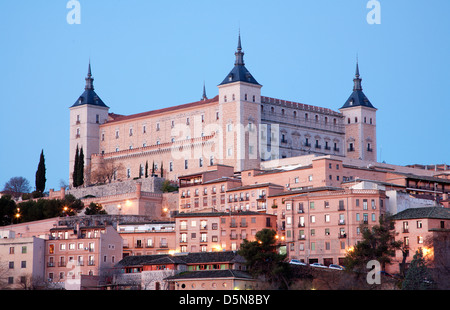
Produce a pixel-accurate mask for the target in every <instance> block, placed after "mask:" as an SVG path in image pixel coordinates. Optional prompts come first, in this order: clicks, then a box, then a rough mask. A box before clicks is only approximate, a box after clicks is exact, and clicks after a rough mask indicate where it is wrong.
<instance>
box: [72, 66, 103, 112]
mask: <svg viewBox="0 0 450 310" xmlns="http://www.w3.org/2000/svg"><path fill="white" fill-rule="evenodd" d="M85 80H86V86H85V87H84V92H83V93H82V94H81V96H80V97H78V99H77V101H76V102H75V103H74V104H73V105H72V106H71V107H76V106H80V105H84V104H90V105H95V106H100V107H106V108H107V107H108V106H107V105H106V104H105V103H104V102H103V101H102V99H100V97H99V96H97V94H96V93H95V91H94V78H93V77H92V70H91V60H89V66H88V72H87V76H86V78H85Z"/></svg>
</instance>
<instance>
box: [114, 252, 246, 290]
mask: <svg viewBox="0 0 450 310" xmlns="http://www.w3.org/2000/svg"><path fill="white" fill-rule="evenodd" d="M116 269H117V272H116V276H115V282H114V283H115V285H116V286H118V287H122V288H137V289H146V290H162V289H164V290H184V289H186V290H196V289H197V290H224V289H235V288H240V289H246V288H251V287H255V280H254V279H253V278H252V277H251V276H250V275H249V274H248V273H246V272H245V269H246V268H245V260H244V258H243V257H241V256H240V255H238V254H237V253H236V252H234V251H222V252H199V253H178V254H175V255H167V254H163V255H143V256H127V257H125V258H124V259H123V260H121V261H120V262H118V263H117V265H116Z"/></svg>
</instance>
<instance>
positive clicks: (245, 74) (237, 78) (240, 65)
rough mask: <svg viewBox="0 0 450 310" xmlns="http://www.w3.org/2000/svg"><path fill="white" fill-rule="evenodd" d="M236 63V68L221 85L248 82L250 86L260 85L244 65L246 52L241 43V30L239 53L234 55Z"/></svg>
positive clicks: (238, 45)
mask: <svg viewBox="0 0 450 310" xmlns="http://www.w3.org/2000/svg"><path fill="white" fill-rule="evenodd" d="M234 55H235V56H236V61H235V62H234V67H233V69H232V70H231V71H230V73H228V75H227V76H226V77H225V79H224V80H223V81H222V83H220V84H219V85H224V84H229V83H234V82H246V83H250V84H256V85H260V84H259V83H258V82H257V81H256V80H255V78H254V77H253V76H252V75H251V74H250V72H249V71H248V70H247V68H246V67H245V64H244V52H243V51H242V43H241V31H240V30H239V36H238V44H237V51H236V52H235V53H234Z"/></svg>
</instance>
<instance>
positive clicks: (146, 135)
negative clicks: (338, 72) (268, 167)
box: [70, 40, 376, 184]
mask: <svg viewBox="0 0 450 310" xmlns="http://www.w3.org/2000/svg"><path fill="white" fill-rule="evenodd" d="M239 42H240V40H239ZM235 55H236V62H235V66H234V68H233V70H232V71H231V72H230V74H229V75H227V76H226V78H225V79H224V81H223V82H222V83H221V84H220V85H219V86H218V95H217V96H215V97H213V98H211V99H208V98H207V97H206V94H204V96H203V98H202V99H201V100H200V101H197V102H192V103H187V104H181V105H176V106H171V107H167V108H163V109H159V110H153V111H148V112H143V113H138V114H133V115H118V114H114V113H109V112H108V111H109V108H108V107H107V106H106V105H104V104H103V102H100V103H99V102H97V101H95V100H91V102H89V100H87V101H80V103H79V104H75V105H74V106H72V107H71V116H70V118H71V119H70V122H71V140H70V141H71V143H70V148H71V152H70V167H71V169H73V168H72V167H73V160H74V154H75V149H76V146H77V145H78V146H83V148H84V153H85V156H86V159H85V163H87V164H85V165H86V166H87V173H86V175H87V176H88V180H87V183H94V184H97V183H99V182H100V183H101V181H99V179H102V178H101V177H100V178H99V174H102V173H103V174H104V173H105V169H106V170H108V171H109V174H112V180H113V181H121V180H122V181H123V180H128V179H133V178H138V177H140V176H142V175H144V174H145V167H146V165H147V166H148V167H149V168H148V169H147V172H148V173H151V172H150V171H151V170H152V167H153V165H155V171H154V173H155V174H158V175H161V170H162V172H163V176H164V178H166V179H169V180H172V181H176V180H177V178H178V177H179V176H182V175H187V174H192V173H196V172H198V171H199V170H203V169H204V168H206V167H207V166H210V165H214V164H222V165H228V166H232V167H234V171H236V172H239V171H243V170H248V169H259V168H260V164H261V162H264V161H267V160H274V159H281V158H290V157H296V156H300V155H306V154H317V155H335V156H340V157H344V156H349V157H350V158H356V159H359V158H360V159H363V160H376V120H375V113H376V109H374V108H367V107H362V106H355V107H351V108H348V107H346V108H341V112H338V111H333V110H331V109H328V108H323V107H317V106H311V105H307V104H302V103H298V102H293V101H287V100H282V99H276V98H272V97H267V96H262V95H261V91H262V85H260V84H259V83H258V82H256V80H254V78H253V76H252V75H251V74H250V72H248V70H247V69H246V68H245V66H244V61H243V55H244V53H243V52H242V48H241V45H240V43H239V45H238V50H237V52H236V53H235ZM358 76H359V75H358ZM86 80H87V85H86V91H87V92H88V94H89V92H93V87H92V78H91V75H90V70H89V74H88V77H87V78H86ZM85 94H86V92H85ZM85 96H86V97H88V96H87V95H85ZM82 97H83V96H82ZM350 119H352V120H351V122H350V123H348V122H347V120H350ZM354 119H358V121H354ZM349 143H351V147H349V145H350V144H349ZM105 167H106V168H105ZM71 171H72V170H71ZM100 171H101V172H102V173H100Z"/></svg>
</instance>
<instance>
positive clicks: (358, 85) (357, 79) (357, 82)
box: [353, 58, 362, 91]
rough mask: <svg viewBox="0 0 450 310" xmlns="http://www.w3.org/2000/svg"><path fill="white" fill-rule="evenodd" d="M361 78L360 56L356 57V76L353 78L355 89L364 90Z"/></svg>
mask: <svg viewBox="0 0 450 310" xmlns="http://www.w3.org/2000/svg"><path fill="white" fill-rule="evenodd" d="M361 81H362V80H361V78H360V77H359V64H358V58H356V72H355V78H354V79H353V84H354V85H353V91H355V90H362V86H361Z"/></svg>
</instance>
